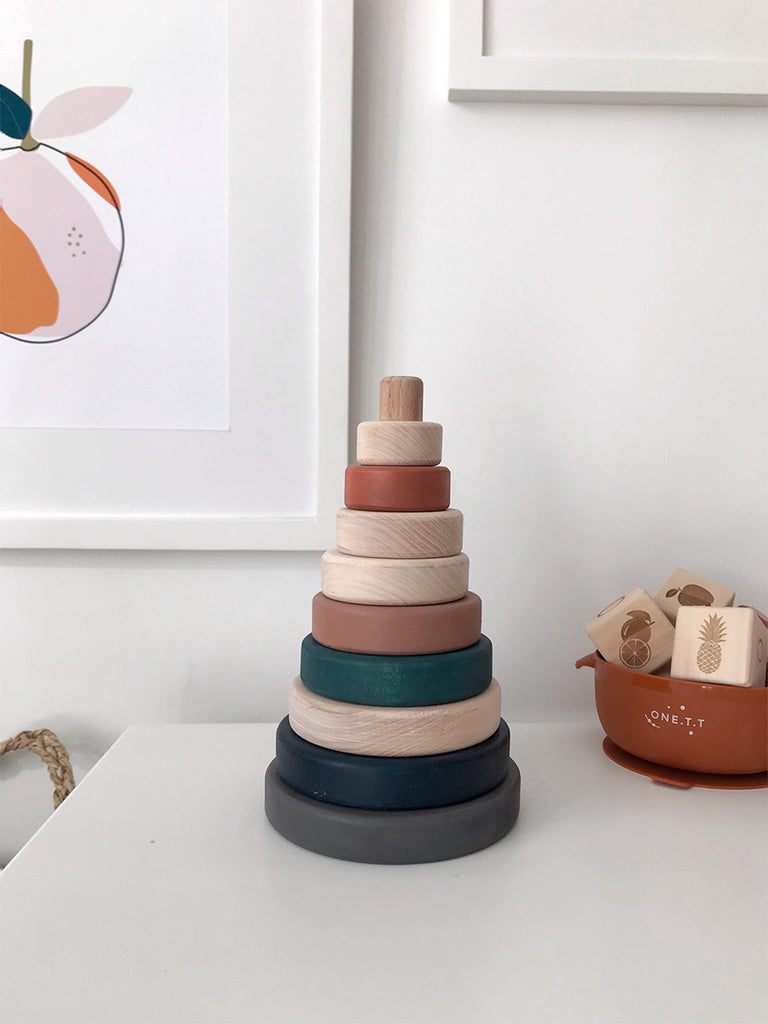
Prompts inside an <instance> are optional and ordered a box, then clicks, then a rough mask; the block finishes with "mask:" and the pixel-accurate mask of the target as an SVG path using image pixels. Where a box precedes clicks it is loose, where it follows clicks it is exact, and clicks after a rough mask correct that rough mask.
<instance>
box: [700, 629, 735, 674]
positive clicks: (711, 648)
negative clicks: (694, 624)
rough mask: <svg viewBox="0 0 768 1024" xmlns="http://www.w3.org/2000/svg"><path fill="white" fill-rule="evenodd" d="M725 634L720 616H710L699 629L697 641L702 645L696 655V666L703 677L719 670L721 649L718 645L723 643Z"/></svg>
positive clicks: (721, 657) (725, 630) (721, 658)
mask: <svg viewBox="0 0 768 1024" xmlns="http://www.w3.org/2000/svg"><path fill="white" fill-rule="evenodd" d="M727 633H728V630H727V629H726V626H725V622H724V621H723V619H722V617H721V616H720V615H710V616H709V617H708V618H707V621H706V622H705V623H704V625H703V626H702V627H701V628H700V629H699V639H700V640H701V641H702V643H701V646H700V647H699V650H698V653H697V654H696V664H697V665H698V666H699V668H700V669H701V671H702V672H703V673H704V674H705V675H711V674H712V673H713V672H717V670H718V669H719V668H720V663H721V661H722V660H723V649H722V647H721V646H720V645H721V644H723V643H725V638H726V635H727Z"/></svg>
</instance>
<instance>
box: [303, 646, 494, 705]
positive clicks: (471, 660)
mask: <svg viewBox="0 0 768 1024" xmlns="http://www.w3.org/2000/svg"><path fill="white" fill-rule="evenodd" d="M492 666H493V651H492V646H491V641H490V640H489V639H488V637H487V636H481V637H480V639H479V640H478V641H477V643H476V644H473V645H472V646H471V647H464V648H462V649H461V650H460V651H447V652H444V653H442V654H419V655H413V654H406V655H392V654H353V653H352V652H350V651H336V650H334V649H333V648H332V647H325V646H324V645H323V644H319V643H318V642H317V640H315V638H314V637H313V636H312V635H311V634H310V635H309V636H305V637H304V640H303V641H302V644H301V667H300V669H299V677H300V678H301V681H302V683H304V685H305V686H306V688H307V689H308V690H311V691H312V692H313V693H319V694H320V695H321V696H323V697H329V698H330V699H331V700H342V701H346V702H347V703H348V704H368V705H372V706H376V707H424V706H425V705H427V704H449V703H452V702H453V701H457V700H467V699H468V698H469V697H475V696H477V694H478V693H482V692H483V690H486V689H487V688H488V686H490V683H491V678H492V676H493V671H492Z"/></svg>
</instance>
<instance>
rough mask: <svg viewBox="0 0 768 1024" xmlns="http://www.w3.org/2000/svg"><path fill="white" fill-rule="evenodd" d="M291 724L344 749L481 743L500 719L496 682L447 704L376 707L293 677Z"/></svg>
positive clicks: (404, 749) (429, 748) (418, 749)
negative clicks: (328, 693) (349, 701)
mask: <svg viewBox="0 0 768 1024" xmlns="http://www.w3.org/2000/svg"><path fill="white" fill-rule="evenodd" d="M288 718H289V720H290V723H291V728H292V729H293V731H294V732H296V733H298V735H299V736H302V737H303V738H304V739H305V740H307V741H308V742H309V743H316V744H317V745H318V746H319V747H328V748H329V749H330V750H341V751H343V752H344V753H347V754H372V755H374V756H376V757H419V756H421V755H423V754H442V753H445V752H446V751H448V750H461V749H462V748H463V747H471V746H472V745H473V744H474V743H481V742H482V741H483V740H487V739H488V737H489V736H492V735H493V734H494V733H495V732H496V730H497V729H498V727H499V722H500V720H501V687H500V686H499V684H498V683H497V682H496V680H495V679H492V680H491V685H490V686H489V687H488V689H487V690H484V691H483V693H480V694H478V695H477V696H476V697H470V698H469V699H468V700H459V701H456V702H455V703H453V704H430V705H428V706H427V707H420V708H379V707H371V706H369V705H366V704H347V703H345V702H344V701H338V700H330V699H329V698H328V697H321V696H320V695H319V694H316V693H312V691H311V690H308V689H307V688H306V686H305V685H304V684H303V683H302V681H301V679H300V678H299V676H297V677H296V678H295V679H294V680H293V682H292V683H291V687H290V691H289V695H288Z"/></svg>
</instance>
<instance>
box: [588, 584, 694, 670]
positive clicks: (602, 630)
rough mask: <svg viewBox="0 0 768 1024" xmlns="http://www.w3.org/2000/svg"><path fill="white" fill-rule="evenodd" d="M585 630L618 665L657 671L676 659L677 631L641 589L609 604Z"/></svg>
mask: <svg viewBox="0 0 768 1024" xmlns="http://www.w3.org/2000/svg"><path fill="white" fill-rule="evenodd" d="M585 628H586V630H587V636H589V638H590V640H591V641H592V643H593V644H594V645H595V647H596V648H597V649H598V651H599V652H600V653H601V654H602V656H603V657H604V658H605V660H606V661H610V662H611V663H612V664H614V665H623V666H624V667H625V668H631V669H635V670H636V671H638V672H655V671H656V669H659V668H661V667H662V666H663V665H666V664H667V662H668V661H669V659H670V658H671V656H672V640H673V638H674V635H675V631H674V628H673V626H672V625H671V623H670V621H669V619H668V618H667V617H666V615H665V614H664V612H663V611H662V610H661V608H659V606H658V605H657V604H656V602H655V601H654V600H653V599H652V598H651V596H650V595H649V594H647V593H646V592H645V591H644V590H642V589H641V588H640V587H635V588H634V589H633V590H630V591H628V592H627V593H626V594H622V596H621V597H617V598H616V600H615V601H612V602H611V603H610V604H609V605H606V606H605V608H603V610H602V611H600V612H598V613H597V615H595V616H594V617H593V618H591V619H590V620H589V622H588V623H587V624H586V627H585Z"/></svg>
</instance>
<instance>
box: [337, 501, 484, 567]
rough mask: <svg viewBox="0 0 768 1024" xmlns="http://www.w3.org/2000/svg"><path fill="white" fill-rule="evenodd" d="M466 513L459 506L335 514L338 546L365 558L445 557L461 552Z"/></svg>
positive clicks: (340, 512) (339, 512)
mask: <svg viewBox="0 0 768 1024" xmlns="http://www.w3.org/2000/svg"><path fill="white" fill-rule="evenodd" d="M463 538H464V516H463V515H462V514H461V512H459V510H458V509H457V508H447V509H445V510H444V511H442V512H361V511H359V510H358V509H349V508H342V509H339V511H338V512H337V513H336V547H337V548H338V550H339V551H343V552H344V553H345V554H347V555H361V556H363V557H364V558H446V557H447V556H448V555H458V554H459V553H460V552H461V545H462V542H463Z"/></svg>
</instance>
